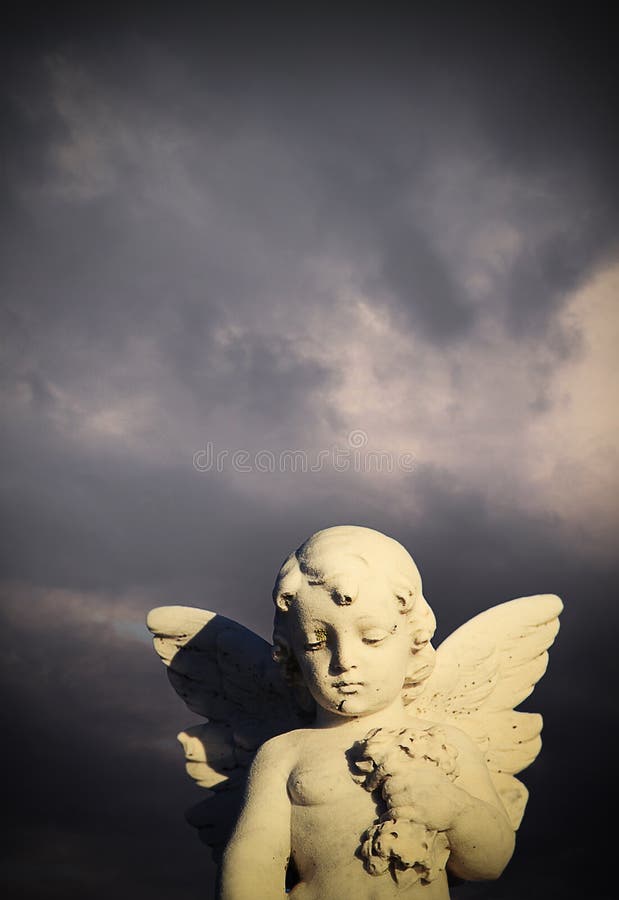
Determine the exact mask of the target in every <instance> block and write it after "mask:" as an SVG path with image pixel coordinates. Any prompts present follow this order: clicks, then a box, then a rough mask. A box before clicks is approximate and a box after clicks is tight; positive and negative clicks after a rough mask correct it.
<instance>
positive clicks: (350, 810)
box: [287, 728, 449, 900]
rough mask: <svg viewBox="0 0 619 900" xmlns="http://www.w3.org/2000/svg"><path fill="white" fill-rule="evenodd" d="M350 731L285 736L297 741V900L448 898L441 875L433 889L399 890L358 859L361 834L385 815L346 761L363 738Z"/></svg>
mask: <svg viewBox="0 0 619 900" xmlns="http://www.w3.org/2000/svg"><path fill="white" fill-rule="evenodd" d="M365 731H366V729H363V728H362V729H361V730H360V731H359V732H358V733H356V734H355V733H354V731H352V730H350V731H349V730H347V729H344V730H343V729H339V728H336V729H331V730H328V729H321V730H319V731H316V730H312V729H307V730H303V731H298V732H293V733H292V734H291V735H289V736H287V737H288V738H289V739H292V740H293V741H294V743H295V754H294V756H295V762H294V764H293V767H292V770H291V771H290V774H289V776H288V794H289V797H290V802H291V806H292V813H291V838H292V854H293V858H294V861H295V864H296V867H297V870H298V872H299V876H300V878H301V881H300V883H299V884H298V885H297V886H296V887H295V888H294V889H293V891H292V893H291V896H292V897H294V898H295V900H391V898H397V897H405V898H408V900H422V898H425V900H448V898H449V892H448V889H447V879H446V877H445V876H444V875H443V876H441V878H439V879H437V880H436V881H435V882H433V883H432V884H429V885H421V884H416V885H413V886H412V887H409V888H408V889H404V888H402V887H398V885H397V884H396V883H395V882H394V881H393V879H392V877H391V875H390V874H389V873H387V874H385V875H381V876H373V875H370V874H369V873H368V872H367V871H366V870H365V869H364V867H363V862H362V860H361V858H360V857H359V856H358V849H359V845H360V841H361V836H362V834H363V833H364V831H365V830H366V829H367V828H369V826H370V825H372V824H373V823H374V822H375V821H376V819H377V818H378V816H379V815H380V814H381V813H382V812H383V811H384V807H383V806H382V804H381V801H380V798H376V797H374V796H373V795H372V794H370V793H368V792H367V791H366V790H364V789H363V787H361V786H360V785H359V784H357V783H356V782H355V781H354V780H353V777H352V775H351V770H350V767H349V763H348V759H347V755H346V754H347V751H349V750H350V748H351V746H352V745H353V743H354V742H355V740H359V739H361V738H362V737H364V735H365Z"/></svg>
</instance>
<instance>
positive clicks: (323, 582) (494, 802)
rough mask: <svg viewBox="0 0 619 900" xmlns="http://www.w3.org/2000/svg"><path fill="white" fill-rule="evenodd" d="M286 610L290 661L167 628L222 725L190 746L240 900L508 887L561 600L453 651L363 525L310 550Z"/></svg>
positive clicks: (204, 629) (517, 606)
mask: <svg viewBox="0 0 619 900" xmlns="http://www.w3.org/2000/svg"><path fill="white" fill-rule="evenodd" d="M273 597H274V600H275V606H276V612H275V627H274V636H273V644H274V648H271V647H270V646H269V645H268V644H267V642H266V641H263V640H262V639H261V638H259V637H257V636H256V635H255V634H253V633H252V632H250V631H248V630H247V629H245V628H243V627H242V626H240V625H238V624H236V623H235V622H232V621H230V620H229V619H225V618H223V617H222V616H219V615H216V614H214V613H211V612H206V611H203V610H197V609H191V608H187V607H182V606H170V607H162V608H159V609H155V610H153V611H152V612H151V613H150V614H149V617H148V626H149V628H150V630H151V631H152V632H153V633H154V635H155V648H156V650H157V652H158V653H159V655H160V656H161V658H162V659H163V661H164V662H165V663H166V664H167V665H168V667H169V668H168V672H169V676H170V679H171V681H172V684H173V685H174V687H175V688H176V690H177V691H178V693H179V694H180V695H181V696H182V697H183V699H184V700H185V701H186V702H187V705H188V706H189V708H190V709H192V710H193V711H194V712H197V713H199V714H200V715H203V716H205V717H208V720H209V721H208V723H207V724H201V725H197V726H195V727H193V728H190V729H188V730H187V731H186V732H183V733H181V735H179V739H180V740H181V742H182V744H183V746H184V749H185V754H186V757H187V770H188V772H189V774H190V775H191V776H192V777H193V778H194V779H195V780H196V781H197V782H198V783H199V784H200V785H201V786H203V787H205V788H207V789H209V797H208V798H207V800H205V801H203V802H202V803H201V804H199V805H198V806H197V807H195V808H194V809H193V810H192V811H190V813H189V819H190V821H191V822H192V823H193V824H194V825H196V826H197V827H198V828H199V829H200V832H201V836H202V837H203V838H204V839H205V841H206V842H207V843H209V844H210V845H211V846H212V847H213V848H214V849H215V853H216V857H217V858H218V859H219V860H220V862H221V870H220V879H219V896H220V898H221V900H249V898H257V900H262V898H264V900H273V898H278V897H281V898H284V897H285V896H286V895H287V894H288V895H290V896H291V897H294V898H299V900H388V898H399V897H400V896H401V895H404V896H405V897H406V898H410V900H448V898H449V882H450V881H451V880H453V879H456V880H457V879H471V880H484V879H494V878H498V876H499V875H500V874H501V872H502V871H503V869H504V867H505V865H506V864H507V862H508V861H509V859H510V858H511V855H512V852H513V849H514V833H515V830H516V829H517V828H518V825H519V824H520V821H521V819H522V815H523V812H524V807H525V804H526V801H527V796H528V795H527V791H526V788H525V787H524V785H523V784H522V783H521V782H520V781H518V780H517V779H516V778H515V777H514V775H515V773H517V772H520V771H521V770H522V769H524V768H526V767H527V766H528V765H530V763H532V762H533V760H534V759H535V758H536V756H537V754H538V753H539V750H540V746H541V741H540V737H539V734H540V731H541V726H542V719H541V716H539V715H536V714H531V713H522V712H514V707H516V706H518V704H519V703H520V702H521V701H522V700H524V698H525V697H527V696H528V695H529V694H530V693H531V691H532V690H533V687H534V685H535V684H536V682H537V681H538V680H539V679H540V677H541V676H542V675H543V673H544V671H545V669H546V665H547V661H548V655H547V653H546V650H547V648H548V647H549V646H550V645H551V644H552V642H553V640H554V637H555V635H556V633H557V630H558V627H559V623H558V616H559V614H560V612H561V609H562V604H561V601H560V600H559V598H558V597H555V596H553V595H540V596H535V597H523V598H520V599H518V600H512V601H511V602H508V603H503V604H501V605H500V606H496V607H494V608H493V609H490V610H488V611H487V612H484V613H482V614H481V615H478V616H476V617H475V618H474V619H472V620H471V621H470V622H467V623H466V624H465V625H463V626H462V627H461V628H459V629H458V630H457V631H456V632H454V634H452V635H451V636H450V637H449V638H448V639H447V640H445V641H444V642H443V643H442V644H441V646H440V647H439V648H438V650H436V651H435V650H434V648H433V647H432V645H431V643H430V641H431V638H432V636H433V634H434V629H435V619H434V615H433V613H432V610H431V609H430V607H429V606H428V604H427V602H426V600H425V599H424V596H423V594H422V589H421V578H420V575H419V572H418V570H417V567H416V565H415V563H414V562H413V560H412V558H411V556H410V555H409V554H408V553H407V551H406V550H405V549H404V547H402V546H401V544H399V543H397V541H395V540H393V539H392V538H389V537H386V536H385V535H383V534H380V533H379V532H377V531H373V530H371V529H369V528H360V527H356V526H337V527H334V528H327V529H326V530H324V531H319V532H318V533H317V534H314V535H313V536H312V537H310V538H309V539H308V540H307V541H306V542H305V543H304V544H302V545H301V547H299V549H298V550H296V551H295V552H294V553H292V554H291V555H290V556H289V557H288V558H287V559H286V561H285V562H284V564H283V565H282V567H281V569H280V572H279V575H278V577H277V581H276V584H275V588H274V592H273ZM224 848H225V849H224ZM222 851H223V853H222Z"/></svg>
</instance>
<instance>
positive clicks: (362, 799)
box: [288, 742, 374, 810]
mask: <svg viewBox="0 0 619 900" xmlns="http://www.w3.org/2000/svg"><path fill="white" fill-rule="evenodd" d="M288 794H289V796H290V800H291V802H292V803H293V805H295V806H304V807H307V806H323V805H325V804H328V805H330V806H333V805H340V804H344V805H346V806H349V805H350V804H351V803H352V804H353V805H355V806H360V807H362V808H363V809H364V810H365V809H368V808H370V809H373V808H374V801H373V800H372V797H371V796H370V795H369V794H368V792H367V791H365V790H364V788H363V787H361V785H359V784H357V783H356V781H355V780H354V779H353V777H352V774H351V769H350V766H349V761H348V756H347V753H346V749H345V748H342V747H341V746H337V747H326V748H325V747H324V745H323V747H321V748H320V749H318V747H314V746H313V742H308V745H307V746H306V747H304V748H302V750H301V752H300V753H299V756H298V758H297V762H296V764H295V766H294V768H293V769H292V771H291V773H290V776H289V778H288Z"/></svg>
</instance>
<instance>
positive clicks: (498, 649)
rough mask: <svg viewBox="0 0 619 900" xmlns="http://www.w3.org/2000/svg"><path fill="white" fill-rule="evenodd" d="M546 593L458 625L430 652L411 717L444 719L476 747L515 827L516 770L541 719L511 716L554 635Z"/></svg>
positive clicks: (554, 617)
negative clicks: (428, 670)
mask: <svg viewBox="0 0 619 900" xmlns="http://www.w3.org/2000/svg"><path fill="white" fill-rule="evenodd" d="M562 609H563V604H562V603H561V600H560V599H559V598H558V597H557V596H555V595H554V594H540V595H536V596H532V597H520V598H518V599H516V600H510V601H509V602H507V603H502V604H500V605H499V606H495V607H493V608H492V609H489V610H487V611H486V612H483V613H480V615H478V616H475V618H473V619H471V620H470V621H469V622H466V623H465V624H464V625H462V626H461V627H460V628H458V629H457V630H456V631H455V632H454V633H453V634H452V635H450V636H449V637H448V638H447V639H446V640H445V641H443V643H442V644H441V645H440V647H439V648H438V650H437V655H436V666H435V668H434V671H433V673H432V675H431V676H430V678H428V681H427V685H426V689H425V691H424V693H423V694H422V695H421V697H420V698H419V700H418V709H417V711H418V714H419V715H421V716H425V717H427V718H431V719H435V720H437V721H451V722H453V723H454V724H455V725H457V726H458V727H459V728H461V729H462V730H463V731H466V732H467V733H468V734H469V735H470V736H471V737H473V738H474V740H475V741H476V742H477V744H478V745H479V747H480V748H481V750H482V751H483V753H484V755H485V759H486V761H487V763H488V768H489V770H490V773H491V775H492V777H493V780H494V782H495V786H496V788H497V791H498V792H499V794H500V796H501V797H502V799H503V802H504V804H505V805H506V809H507V811H508V813H509V815H510V818H511V820H512V824H514V827H515V828H517V827H518V825H519V823H520V820H521V819H522V814H523V812H524V807H525V804H526V799H527V793H526V788H525V787H524V785H522V784H521V783H520V782H519V781H518V779H516V778H514V777H513V775H514V773H517V772H521V771H522V770H523V769H525V768H526V767H527V766H529V765H530V764H531V763H532V762H533V760H534V759H535V758H536V757H537V755H538V753H539V751H540V748H541V738H540V732H541V730H542V717H541V716H540V715H537V714H534V713H522V712H515V711H514V710H515V707H517V706H518V705H519V704H520V703H522V701H523V700H524V699H525V698H526V697H528V696H529V695H530V694H531V692H532V691H533V689H534V687H535V685H536V684H537V682H538V681H539V679H540V678H541V677H542V675H543V674H544V672H545V671H546V667H547V665H548V652H547V651H548V648H549V647H550V645H551V644H552V642H553V641H554V639H555V636H556V634H557V631H558V630H559V619H558V617H559V615H560V613H561V610H562Z"/></svg>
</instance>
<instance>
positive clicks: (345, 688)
mask: <svg viewBox="0 0 619 900" xmlns="http://www.w3.org/2000/svg"><path fill="white" fill-rule="evenodd" d="M333 687H334V688H337V689H338V691H339V692H340V693H341V694H356V693H357V689H358V688H360V687H363V682H362V681H335V682H334V683H333Z"/></svg>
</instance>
